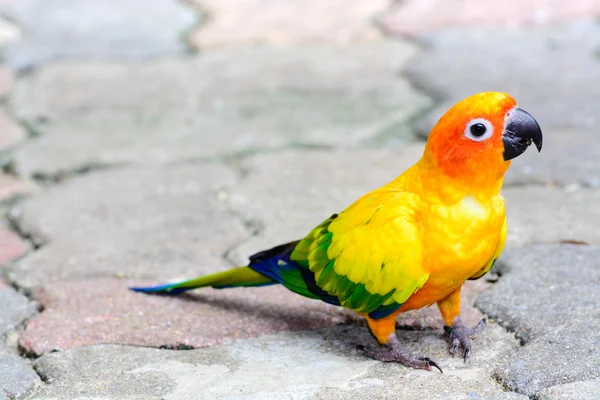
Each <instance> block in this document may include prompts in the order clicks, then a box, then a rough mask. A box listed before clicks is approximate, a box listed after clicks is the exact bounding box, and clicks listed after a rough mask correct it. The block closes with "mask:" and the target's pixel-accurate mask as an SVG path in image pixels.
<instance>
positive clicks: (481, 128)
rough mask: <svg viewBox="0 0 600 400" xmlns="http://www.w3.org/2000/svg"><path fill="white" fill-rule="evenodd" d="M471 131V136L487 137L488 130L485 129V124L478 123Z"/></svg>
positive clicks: (472, 126)
mask: <svg viewBox="0 0 600 400" xmlns="http://www.w3.org/2000/svg"><path fill="white" fill-rule="evenodd" d="M470 131H471V135H473V136H474V137H481V136H483V135H485V132H486V131H487V128H486V127H485V125H484V124H482V123H481V122H478V123H476V124H473V125H471V128H470Z"/></svg>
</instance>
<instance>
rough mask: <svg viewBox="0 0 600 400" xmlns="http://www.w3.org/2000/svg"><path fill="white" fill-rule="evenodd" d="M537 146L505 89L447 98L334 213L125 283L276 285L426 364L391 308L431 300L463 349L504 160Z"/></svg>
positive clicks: (527, 120) (501, 219)
mask: <svg viewBox="0 0 600 400" xmlns="http://www.w3.org/2000/svg"><path fill="white" fill-rule="evenodd" d="M532 142H533V143H534V144H535V146H536V147H537V149H538V151H541V149H542V131H541V129H540V127H539V125H538V123H537V122H536V120H535V119H534V118H533V117H532V116H531V115H530V114H529V113H527V112H526V111H524V110H522V109H520V108H518V107H517V104H516V102H515V100H514V99H513V98H512V97H511V96H509V95H508V94H505V93H497V92H487V93H479V94H476V95H474V96H471V97H468V98H466V99H464V100H462V101H460V102H459V103H457V104H456V105H454V106H453V107H452V108H451V109H450V110H449V111H448V112H447V113H446V114H445V115H444V116H442V118H441V119H440V120H439V121H438V123H437V124H436V125H435V127H434V128H433V129H432V131H431V133H430V135H429V139H428V140H427V144H426V145H425V150H424V152H423V156H422V158H421V159H420V160H419V161H418V162H417V163H416V164H415V165H413V166H412V167H410V168H409V169H408V170H406V171H405V172H404V173H403V174H401V175H400V176H399V177H397V178H396V179H394V180H392V181H391V182H389V183H388V184H386V185H384V186H382V187H381V188H379V189H375V190H373V191H372V192H370V193H367V194H366V195H364V196H363V197H361V198H359V199H358V200H356V201H355V202H354V203H353V204H352V205H350V206H349V207H348V208H346V209H345V210H343V211H342V212H340V213H339V214H334V215H332V216H331V217H329V218H328V219H326V220H325V221H323V222H322V223H321V224H320V225H318V226H317V227H316V228H314V229H313V230H312V231H310V232H309V233H308V235H306V237H304V238H303V239H302V240H299V241H295V242H291V243H287V244H283V245H280V246H277V247H274V248H272V249H269V250H266V251H262V252H260V253H257V254H254V255H253V256H251V257H250V262H249V264H248V265H247V266H244V267H239V268H234V269H231V270H229V271H225V272H221V273H217V274H213V275H208V276H202V277H199V278H195V279H191V280H187V281H184V282H180V283H174V284H167V285H161V286H154V287H147V288H133V290H136V291H139V292H146V293H157V292H158V293H160V292H163V293H172V294H175V293H181V292H183V291H186V290H190V289H195V288H199V287H206V286H212V287H215V288H229V287H241V286H262V285H270V284H282V285H284V286H285V287H286V288H288V289H289V290H292V291H293V292H296V293H298V294H300V295H302V296H305V297H308V298H311V299H317V300H322V301H325V302H327V303H329V304H333V305H336V306H342V307H345V308H347V309H349V310H352V311H355V312H357V313H359V314H360V315H362V316H364V317H365V319H366V320H367V323H368V325H369V328H370V330H371V332H372V334H373V335H374V336H375V338H376V339H377V340H378V342H379V343H380V344H381V345H382V346H381V348H379V349H366V350H365V355H367V356H369V357H371V358H374V359H377V360H381V361H394V362H399V363H402V364H404V365H406V366H409V367H414V368H422V369H427V370H431V368H432V367H435V368H438V369H439V370H440V371H441V369H440V367H439V366H438V364H437V363H436V362H435V361H433V360H432V359H430V358H428V357H423V356H420V355H417V354H411V353H410V352H409V351H408V350H406V348H405V347H403V346H402V344H401V343H400V341H399V340H398V338H397V337H396V331H395V321H396V316H397V315H398V314H399V313H401V312H404V311H408V310H414V309H419V308H422V307H427V306H429V305H432V304H433V303H437V305H438V307H439V309H440V312H441V314H442V317H443V319H444V321H445V324H446V330H447V333H448V335H447V338H448V340H449V342H450V349H451V352H452V353H453V354H454V352H456V351H458V350H459V349H461V350H462V353H463V357H464V359H465V361H466V359H467V358H468V357H469V354H470V352H471V345H470V342H469V336H470V335H473V334H475V333H477V332H479V331H481V330H483V327H484V326H485V320H482V321H481V322H480V323H479V324H478V325H477V326H476V327H475V328H473V329H469V328H467V327H465V326H464V324H463V322H462V321H461V318H460V289H461V287H462V285H463V283H464V282H465V281H466V280H467V279H477V278H480V277H481V276H483V275H484V274H485V273H486V272H488V271H489V270H490V268H491V267H492V265H493V264H494V262H495V260H496V259H497V258H498V256H499V255H500V253H501V252H502V249H503V247H504V243H505V240H506V232H507V225H506V216H505V207H504V198H503V197H502V196H501V195H500V189H501V187H502V182H503V180H504V174H505V172H506V171H507V169H508V167H509V165H510V160H512V159H513V158H515V157H517V156H519V155H520V154H522V153H523V152H524V151H525V150H526V149H527V147H528V146H529V145H531V143H532Z"/></svg>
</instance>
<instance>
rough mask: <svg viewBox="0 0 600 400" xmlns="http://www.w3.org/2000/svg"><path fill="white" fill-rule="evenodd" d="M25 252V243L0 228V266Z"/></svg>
mask: <svg viewBox="0 0 600 400" xmlns="http://www.w3.org/2000/svg"><path fill="white" fill-rule="evenodd" d="M25 252H27V243H26V242H25V241H23V239H21V238H20V237H19V236H17V235H16V234H14V233H12V232H11V231H9V230H6V229H5V228H2V227H1V226H0V265H4V264H7V263H9V262H11V261H14V260H16V259H17V258H19V257H21V256H23V255H24V254H25Z"/></svg>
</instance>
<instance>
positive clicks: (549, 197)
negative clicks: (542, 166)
mask: <svg viewBox="0 0 600 400" xmlns="http://www.w3.org/2000/svg"><path fill="white" fill-rule="evenodd" d="M502 193H503V195H504V197H505V199H506V214H507V218H508V226H509V228H508V230H509V233H508V238H507V246H508V247H512V246H522V245H525V244H530V243H557V242H561V241H576V242H585V243H588V244H595V245H600V234H599V233H598V232H597V229H596V226H599V224H600V207H597V204H598V202H599V200H600V191H599V190H592V189H581V188H577V187H566V188H564V189H562V188H557V187H515V188H507V189H505V190H504V191H503V192H502Z"/></svg>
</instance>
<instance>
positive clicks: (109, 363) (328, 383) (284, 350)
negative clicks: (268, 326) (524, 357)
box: [34, 325, 519, 399]
mask: <svg viewBox="0 0 600 400" xmlns="http://www.w3.org/2000/svg"><path fill="white" fill-rule="evenodd" d="M489 328H490V329H489V330H487V331H486V333H484V334H483V335H482V336H481V338H480V339H479V340H477V342H476V346H477V351H476V352H475V353H474V357H473V358H472V359H471V360H470V361H469V362H468V363H466V364H465V363H464V362H463V361H462V360H459V359H458V358H456V359H452V358H450V357H449V356H448V354H447V348H446V343H445V342H444V341H443V340H442V339H441V338H440V337H439V336H438V334H437V332H436V333H433V332H401V333H400V338H401V340H403V341H404V342H406V343H407V346H409V347H410V348H411V349H413V350H417V349H419V350H421V351H423V352H426V353H427V354H428V355H430V356H432V357H437V358H438V359H440V360H442V361H441V365H442V366H443V368H444V374H440V373H435V372H427V371H416V370H412V369H407V368H406V367H403V366H400V365H396V364H389V363H379V362H376V361H372V360H369V359H367V358H365V357H363V356H362V354H360V353H359V352H358V351H356V350H355V348H356V345H357V344H358V343H369V344H374V343H373V342H374V340H373V339H372V338H371V336H370V335H369V334H368V333H367V331H366V328H365V327H364V326H353V325H339V326H335V327H331V328H327V329H322V330H315V331H305V332H296V333H287V334H279V335H276V336H265V337H262V338H259V339H251V340H244V341H239V342H236V343H234V344H232V345H226V346H215V347H211V348H206V349H201V350H193V351H185V352H182V351H166V350H154V349H144V348H132V347H118V346H94V347H86V348H81V349H77V350H69V351H64V352H59V353H49V354H46V355H44V356H42V357H41V358H40V359H38V360H37V361H36V368H37V369H38V371H39V372H40V373H41V374H42V375H43V376H44V377H45V378H46V379H48V381H49V382H50V383H49V385H47V386H46V387H44V388H43V389H42V390H41V391H40V392H39V393H38V394H37V395H36V396H35V397H34V398H35V399H50V398H55V399H67V398H72V397H93V398H102V399H104V398H115V397H116V398H127V399H139V398H144V399H149V398H151V399H154V398H164V399H184V398H185V399H217V398H218V399H233V398H235V399H240V398H242V399H281V398H293V399H313V398H320V399H347V398H356V399H367V398H390V399H391V398H398V397H399V396H401V397H402V398H403V399H422V398H430V399H464V398H475V399H477V398H479V399H492V398H498V399H502V398H506V399H518V398H519V397H516V396H515V395H514V394H511V395H506V396H505V395H504V393H503V392H502V389H501V388H500V387H499V386H498V385H497V383H496V382H495V381H493V380H492V379H491V378H490V376H489V370H490V369H491V368H493V366H494V364H496V363H497V362H499V361H500V360H502V359H504V358H506V357H509V356H510V354H512V352H513V351H514V349H515V344H514V343H515V342H514V339H513V338H512V337H511V336H510V335H509V334H507V333H506V332H505V331H503V330H502V329H501V328H499V327H498V326H495V325H490V327H489Z"/></svg>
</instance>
